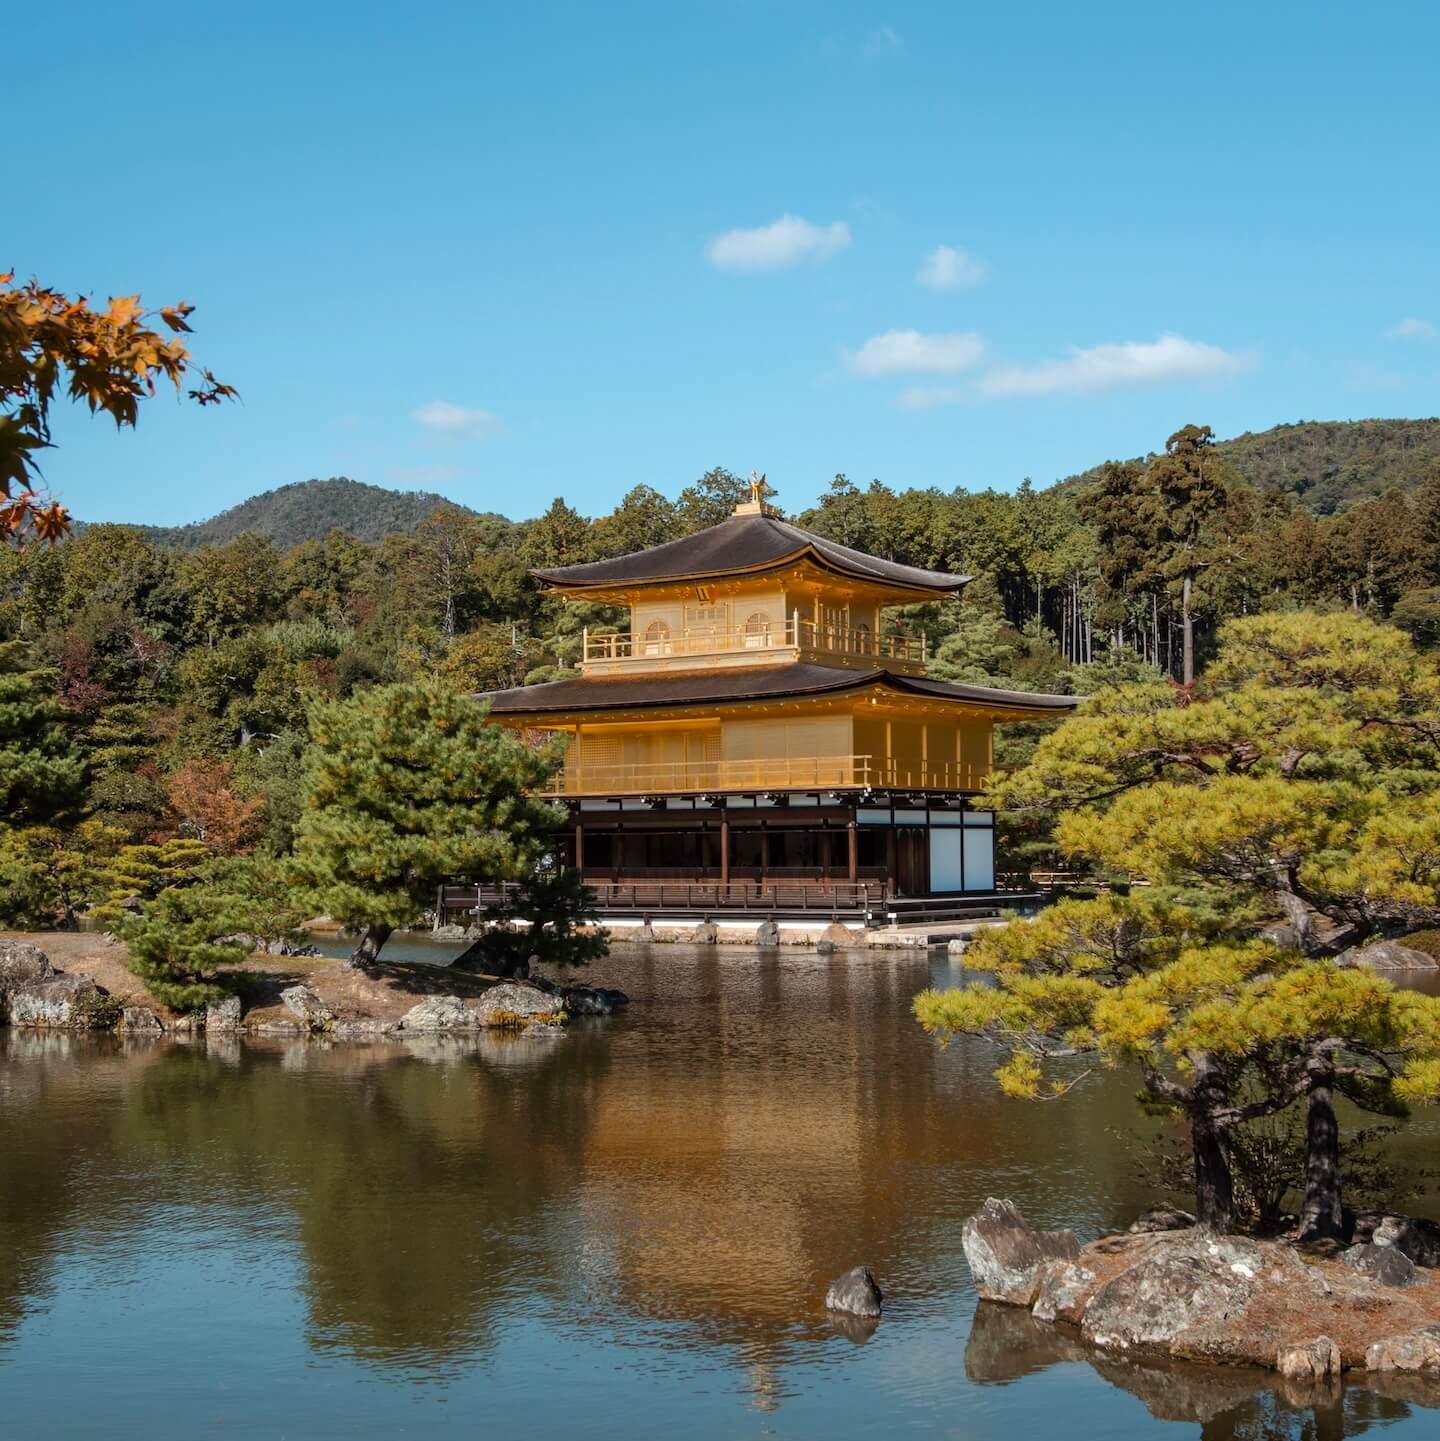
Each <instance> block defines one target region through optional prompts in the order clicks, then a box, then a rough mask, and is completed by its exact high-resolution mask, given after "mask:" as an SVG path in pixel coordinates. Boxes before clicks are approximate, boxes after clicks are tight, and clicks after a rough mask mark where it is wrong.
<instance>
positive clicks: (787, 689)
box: [477, 661, 1080, 716]
mask: <svg viewBox="0 0 1440 1441" xmlns="http://www.w3.org/2000/svg"><path fill="white" fill-rule="evenodd" d="M874 685H883V686H885V687H886V688H887V689H889V690H894V691H898V692H900V693H901V694H905V695H914V696H924V697H927V698H930V697H933V698H936V699H939V700H951V701H963V702H964V703H966V704H967V705H972V706H981V707H988V708H990V709H993V710H1006V711H1009V710H1026V711H1032V712H1035V713H1037V714H1040V715H1056V716H1059V715H1067V714H1069V713H1070V712H1071V711H1073V710H1074V709H1075V707H1076V706H1077V705H1079V703H1080V702H1079V698H1078V697H1077V696H1070V695H1042V694H1038V693H1036V692H1032V691H1020V690H992V689H990V688H989V687H988V686H978V685H959V684H955V683H952V682H950V681H942V680H928V679H926V678H924V677H920V676H908V675H897V674H896V673H895V672H894V671H888V670H880V669H878V668H877V669H875V670H843V669H841V668H840V667H838V666H827V665H815V664H813V663H811V662H809V661H796V662H794V663H793V664H791V665H772V666H755V667H745V668H738V667H737V668H734V669H717V670H710V671H678V672H677V671H671V672H668V673H666V674H664V675H624V676H603V677H602V676H575V677H574V678H573V679H567V680H555V681H548V682H546V683H545V684H543V685H528V686H517V687H516V688H515V689H513V690H498V691H490V692H487V693H485V694H482V695H480V696H478V697H477V699H478V700H483V701H488V702H489V704H490V713H491V715H494V716H506V715H516V716H519V715H545V714H550V713H559V712H565V711H612V710H631V709H642V708H644V709H653V708H655V707H657V706H670V705H697V704H710V703H714V704H717V705H724V704H726V703H730V704H737V703H740V702H744V701H750V700H784V699H786V698H788V697H791V696H812V695H813V696H818V695H838V694H841V693H843V692H845V691H851V690H864V689H866V688H867V687H869V686H874Z"/></svg>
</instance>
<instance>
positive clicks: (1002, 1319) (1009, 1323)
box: [965, 1302, 1440, 1441]
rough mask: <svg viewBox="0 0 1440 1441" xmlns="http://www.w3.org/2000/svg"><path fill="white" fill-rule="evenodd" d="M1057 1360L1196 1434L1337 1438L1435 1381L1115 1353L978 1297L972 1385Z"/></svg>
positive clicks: (1380, 1421)
mask: <svg viewBox="0 0 1440 1441" xmlns="http://www.w3.org/2000/svg"><path fill="white" fill-rule="evenodd" d="M1062 1362H1083V1363H1085V1364H1087V1365H1089V1366H1091V1367H1093V1368H1094V1370H1095V1371H1097V1372H1098V1373H1099V1374H1100V1375H1101V1376H1103V1377H1104V1378H1105V1380H1107V1381H1108V1382H1109V1383H1110V1384H1111V1385H1112V1386H1114V1387H1116V1388H1117V1389H1118V1390H1121V1391H1125V1392H1128V1393H1129V1394H1130V1395H1132V1396H1135V1397H1136V1398H1138V1399H1139V1400H1140V1401H1141V1402H1142V1403H1143V1405H1144V1406H1145V1409H1146V1410H1147V1411H1149V1413H1150V1414H1151V1415H1152V1416H1154V1417H1156V1418H1157V1419H1159V1420H1161V1421H1183V1422H1189V1423H1191V1424H1197V1423H1198V1425H1199V1427H1200V1431H1199V1434H1200V1436H1201V1437H1202V1438H1203V1441H1341V1438H1343V1437H1347V1436H1359V1435H1362V1434H1363V1433H1364V1432H1366V1431H1369V1430H1370V1429H1371V1428H1372V1427H1382V1426H1387V1425H1389V1424H1390V1423H1392V1422H1394V1421H1397V1420H1402V1419H1404V1418H1405V1417H1407V1416H1409V1415H1410V1414H1411V1408H1412V1406H1422V1407H1434V1406H1440V1382H1437V1381H1435V1380H1428V1381H1427V1380H1423V1379H1421V1378H1419V1377H1415V1376H1394V1375H1381V1376H1375V1377H1368V1378H1367V1379H1366V1380H1365V1381H1364V1382H1363V1383H1361V1382H1359V1381H1355V1382H1352V1383H1351V1384H1349V1385H1346V1386H1343V1387H1342V1386H1341V1385H1339V1384H1338V1383H1319V1384H1302V1383H1298V1382H1287V1381H1284V1380H1283V1379H1281V1378H1280V1377H1277V1376H1276V1375H1275V1374H1274V1373H1273V1372H1269V1371H1261V1370H1258V1369H1254V1368H1247V1367H1239V1366H1185V1365H1166V1364H1162V1363H1158V1362H1157V1363H1146V1362H1140V1361H1126V1360H1119V1359H1116V1358H1113V1357H1108V1356H1106V1355H1104V1354H1103V1353H1101V1352H1098V1351H1096V1350H1094V1349H1093V1348H1092V1347H1089V1346H1086V1345H1085V1344H1083V1343H1082V1342H1081V1341H1080V1340H1079V1338H1078V1337H1077V1336H1076V1335H1075V1333H1074V1332H1072V1331H1067V1330H1066V1329H1064V1328H1063V1327H1057V1326H1050V1325H1046V1324H1045V1323H1044V1322H1041V1321H1036V1320H1035V1319H1034V1318H1033V1317H1032V1316H1031V1315H1030V1314H1029V1313H1028V1312H1026V1311H1022V1310H1018V1309H1017V1308H1015V1307H1013V1306H1001V1305H998V1304H995V1303H986V1302H982V1303H981V1305H980V1306H979V1307H978V1308H977V1310H976V1312H975V1320H974V1323H973V1325H972V1326H971V1329H970V1339H969V1340H968V1342H967V1343H966V1346H965V1374H966V1375H967V1376H968V1377H969V1379H970V1380H971V1381H974V1382H976V1383H977V1384H979V1385H993V1384H996V1383H1004V1382H1008V1381H1016V1380H1019V1379H1020V1378H1021V1377H1024V1376H1030V1375H1033V1374H1034V1373H1036V1372H1038V1371H1043V1370H1045V1369H1046V1368H1047V1367H1050V1366H1055V1365H1058V1364H1060V1363H1062Z"/></svg>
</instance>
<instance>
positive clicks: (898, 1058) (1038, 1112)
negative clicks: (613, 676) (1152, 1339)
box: [0, 942, 1440, 1441]
mask: <svg viewBox="0 0 1440 1441" xmlns="http://www.w3.org/2000/svg"><path fill="white" fill-rule="evenodd" d="M416 944H417V943H414V942H411V943H410V947H411V949H410V954H412V955H416V954H418V953H419V952H418V951H417V950H416V949H415V947H416ZM400 949H403V947H397V950H400ZM595 973H596V978H597V979H598V980H601V981H604V982H606V983H610V984H616V985H619V986H621V987H623V988H624V989H625V990H627V991H628V992H629V993H630V994H631V996H632V998H633V1004H632V1007H631V1009H630V1011H629V1013H628V1014H627V1015H625V1016H622V1017H617V1018H613V1019H610V1020H603V1021H589V1022H585V1023H582V1024H580V1025H577V1026H576V1027H574V1029H573V1031H572V1034H571V1035H570V1036H569V1037H568V1038H567V1039H565V1040H564V1041H561V1042H542V1041H527V1040H519V1039H511V1038H496V1037H486V1038H483V1039H480V1040H478V1041H473V1042H459V1041H450V1040H428V1041H414V1042H411V1043H408V1044H404V1045H401V1044H390V1043H386V1044H377V1045H359V1044H354V1043H350V1044H333V1045H332V1044H328V1043H326V1042H323V1041H296V1042H273V1043H253V1042H247V1043H244V1044H240V1043H236V1042H215V1041H211V1042H209V1043H206V1042H204V1041H196V1042H195V1043H193V1044H174V1043H170V1042H140V1041H129V1042H127V1041H124V1040H121V1039H118V1038H114V1037H103V1038H85V1037H75V1038H72V1037H65V1036H55V1037H39V1036H35V1035H28V1034H22V1033H17V1032H9V1031H3V1030H0V1057H3V1059H0V1436H4V1437H6V1438H8V1437H12V1436H13V1437H26V1438H28V1437H32V1436H33V1437H41V1436H44V1437H55V1438H67V1437H85V1438H93V1437H104V1438H112V1437H113V1438H117V1441H120V1438H123V1441H131V1438H139V1437H145V1438H155V1437H168V1436H176V1437H182V1436H183V1437H196V1436H235V1437H262V1438H296V1441H301V1438H303V1441H311V1438H331V1437H335V1438H339V1437H346V1438H354V1437H362V1438H371V1437H423V1438H431V1437H451V1436H460V1435H476V1436H479V1435H484V1436H487V1437H500V1438H505V1437H512V1436H513V1437H526V1438H531V1441H547V1438H551V1437H566V1438H569V1437H572V1436H575V1435H582V1436H585V1437H614V1438H626V1441H632V1438H634V1441H639V1438H650V1437H655V1438H661V1437H664V1438H672V1437H677V1436H683V1437H686V1438H688V1441H712V1438H714V1441H720V1438H725V1441H731V1438H760V1437H778V1438H796V1441H798V1438H826V1441H833V1438H844V1437H850V1436H871V1435H885V1436H899V1437H911V1436H913V1437H946V1438H967V1441H971V1438H973V1441H985V1438H992V1437H993V1438H1007V1441H1010V1438H1019V1437H1028V1436H1046V1437H1081V1438H1083V1437H1096V1438H1100V1437H1106V1438H1116V1437H1119V1438H1129V1437H1136V1438H1146V1437H1168V1438H1175V1437H1183V1436H1195V1435H1204V1436H1207V1437H1217V1438H1218V1437H1227V1438H1240V1437H1262V1436H1263V1437H1267V1438H1276V1441H1279V1438H1292V1437H1293V1438H1299V1437H1308V1436H1316V1437H1326V1436H1336V1437H1338V1436H1343V1435H1358V1434H1361V1433H1362V1432H1366V1431H1368V1430H1370V1429H1372V1428H1382V1429H1384V1430H1385V1431H1386V1432H1387V1434H1388V1435H1390V1436H1393V1437H1395V1438H1396V1441H1406V1438H1412V1437H1421V1436H1425V1437H1433V1436H1434V1435H1436V1434H1437V1430H1440V1411H1431V1410H1427V1409H1424V1408H1423V1407H1422V1406H1419V1405H1417V1404H1416V1402H1415V1400H1414V1398H1413V1397H1411V1398H1407V1397H1406V1396H1405V1395H1404V1394H1403V1393H1397V1394H1395V1395H1392V1396H1389V1397H1386V1396H1380V1395H1376V1394H1374V1393H1372V1392H1369V1391H1366V1390H1364V1389H1361V1388H1359V1387H1350V1388H1347V1389H1346V1391H1345V1392H1344V1394H1343V1396H1341V1397H1336V1398H1331V1399H1329V1400H1328V1401H1325V1402H1322V1403H1321V1404H1320V1405H1319V1406H1318V1408H1317V1406H1316V1405H1315V1404H1314V1398H1313V1397H1312V1398H1296V1397H1293V1396H1292V1397H1290V1398H1289V1399H1287V1398H1286V1397H1284V1396H1283V1395H1280V1394H1278V1393H1276V1392H1274V1391H1272V1390H1271V1389H1270V1388H1269V1387H1268V1386H1267V1385H1266V1384H1265V1378H1264V1377H1262V1376H1260V1375H1259V1374H1256V1375H1253V1376H1252V1375H1248V1374H1245V1373H1218V1372H1184V1371H1178V1370H1165V1369H1154V1370H1148V1371H1147V1370H1138V1369H1134V1368H1124V1367H1108V1368H1107V1369H1106V1371H1105V1373H1104V1374H1101V1372H1100V1371H1098V1370H1097V1369H1095V1368H1094V1367H1092V1366H1091V1365H1089V1364H1087V1362H1086V1361H1085V1360H1083V1359H1082V1358H1080V1357H1079V1355H1078V1354H1077V1352H1076V1350H1075V1348H1073V1347H1070V1346H1068V1345H1066V1344H1063V1343H1060V1344H1057V1343H1056V1342H1054V1340H1053V1339H1052V1338H1050V1337H1049V1336H1047V1334H1046V1333H1045V1332H1044V1331H1043V1330H1040V1329H1039V1328H1035V1329H1033V1330H1032V1329H1030V1328H1029V1325H1028V1321H1027V1318H1024V1317H1017V1316H1015V1315H1014V1314H1013V1313H1006V1312H999V1313H991V1310H990V1308H988V1307H987V1308H982V1309H981V1312H980V1314H979V1315H978V1317H977V1315H976V1308H975V1302H974V1293H973V1291H972V1290H971V1288H970V1284H969V1278H968V1274H967V1271H966V1267H965V1262H964V1257H963V1254H962V1252H961V1248H960V1223H961V1220H962V1219H963V1218H964V1217H965V1216H966V1215H968V1214H969V1213H970V1212H971V1211H973V1210H974V1209H975V1208H976V1207H977V1206H978V1205H979V1204H980V1203H981V1202H982V1201H983V1200H984V1199H985V1197H986V1196H989V1195H997V1196H1010V1197H1013V1198H1014V1199H1015V1200H1016V1201H1017V1202H1018V1203H1019V1204H1020V1206H1021V1208H1022V1209H1023V1210H1024V1211H1025V1213H1026V1215H1027V1216H1028V1217H1029V1219H1030V1220H1031V1221H1032V1222H1034V1223H1036V1224H1039V1225H1043V1226H1074V1227H1076V1228H1078V1229H1079V1230H1080V1231H1081V1233H1082V1234H1084V1235H1087V1236H1088V1235H1091V1234H1094V1233H1095V1232H1096V1231H1097V1230H1099V1229H1101V1228H1103V1227H1112V1226H1118V1225H1123V1224H1125V1223H1127V1222H1128V1221H1129V1220H1130V1219H1132V1218H1133V1216H1134V1215H1135V1214H1136V1212H1137V1211H1138V1210H1139V1209H1140V1208H1141V1207H1142V1206H1143V1205H1144V1204H1145V1202H1146V1200H1147V1193H1146V1191H1145V1188H1144V1187H1143V1185H1142V1184H1141V1183H1140V1182H1139V1181H1138V1180H1137V1179H1136V1177H1135V1175H1134V1170H1135V1159H1134V1154H1133V1148H1130V1147H1127V1143H1126V1139H1125V1135H1124V1134H1123V1133H1125V1132H1127V1131H1133V1130H1134V1129H1135V1128H1136V1127H1137V1125H1138V1124H1139V1123H1138V1121H1137V1116H1136V1113H1135V1110H1134V1107H1133V1104H1132V1102H1131V1100H1130V1095H1129V1087H1128V1085H1127V1083H1126V1081H1125V1080H1124V1078H1123V1077H1112V1078H1106V1079H1104V1080H1102V1081H1100V1082H1098V1083H1095V1084H1092V1085H1089V1086H1088V1088H1087V1089H1086V1090H1085V1091H1084V1092H1082V1093H1080V1094H1078V1095H1077V1096H1074V1097H1072V1098H1071V1099H1070V1100H1069V1101H1067V1102H1066V1103H1064V1104H1056V1105H1038V1106H1037V1105H1029V1106H1027V1105H1024V1104H1022V1103H1018V1102H1010V1101H1005V1100H1003V1099H1001V1098H999V1097H997V1095H996V1094H995V1091H994V1088H993V1085H992V1084H991V1082H990V1079H989V1070H990V1067H991V1064H992V1059H991V1057H990V1056H989V1055H988V1054H987V1053H985V1052H984V1051H983V1050H981V1049H979V1048H976V1047H972V1046H968V1045H964V1044H958V1043H957V1044H956V1045H954V1046H952V1047H950V1048H949V1049H948V1050H946V1051H943V1052H941V1051H937V1050H936V1049H935V1048H934V1047H933V1046H932V1045H931V1044H930V1042H929V1041H927V1040H926V1038H925V1037H924V1036H923V1035H922V1034H921V1033H920V1032H919V1030H918V1029H917V1027H916V1026H915V1025H914V1023H913V1022H912V1021H911V1019H910V1016H909V1001H910V997H911V996H912V995H913V994H914V993H915V992H916V991H918V990H919V989H921V988H922V987H923V986H925V985H927V984H930V983H931V982H932V981H939V982H941V983H943V982H945V981H946V980H950V979H953V978H955V977H956V976H957V975H958V972H956V971H955V970H953V969H952V967H951V965H950V963H949V962H948V961H947V960H946V958H945V957H944V956H937V955H933V954H932V955H931V956H929V957H928V958H927V957H925V956H923V955H919V956H916V955H909V956H884V955H882V956H881V957H880V958H878V959H877V958H874V957H870V956H863V957H862V956H856V957H839V956H837V957H816V956H813V955H809V954H804V953H798V954H792V953H787V954H785V955H784V956H783V957H782V958H779V959H776V958H774V957H773V956H770V957H762V955H761V954H760V953H757V952H753V951H746V950H743V949H729V948H725V949H720V950H715V949H710V948H706V949H704V950H694V951H692V950H688V949H685V948H680V947H670V946H665V947H658V948H655V949H654V950H653V951H648V952H647V951H641V950H629V949H626V948H620V949H617V951H616V952H615V954H614V955H612V956H611V957H610V958H609V959H608V960H607V961H605V962H602V963H601V964H600V965H599V966H597V967H596V968H595ZM1434 1135H1435V1130H1434V1126H1433V1123H1425V1122H1422V1123H1421V1125H1420V1127H1419V1128H1418V1129H1417V1130H1416V1131H1415V1132H1414V1133H1413V1134H1412V1135H1411V1136H1410V1137H1409V1138H1408V1139H1407V1142H1406V1145H1407V1147H1408V1148H1409V1149H1410V1151H1411V1152H1412V1154H1413V1156H1414V1158H1415V1159H1418V1160H1423V1158H1424V1152H1425V1151H1426V1150H1433V1140H1434ZM857 1261H865V1262H868V1263H869V1264H870V1265H871V1267H872V1268H873V1269H874V1270H875V1272H876V1274H877V1276H878V1277H879V1278H880V1281H881V1284H882V1286H883V1287H884V1288H885V1291H886V1313H885V1318H884V1320H883V1321H882V1322H881V1323H880V1326H879V1328H878V1329H877V1330H875V1331H874V1333H873V1334H872V1335H870V1336H868V1337H866V1336H864V1335H863V1334H846V1332H845V1331H844V1330H837V1329H836V1328H835V1327H834V1326H833V1325H832V1324H831V1323H830V1322H829V1321H828V1320H827V1319H826V1317H825V1314H824V1312H823V1310H822V1308H821V1304H820V1302H821V1297H822V1296H823V1293H824V1289H825V1285H826V1283H827V1282H828V1281H829V1280H830V1279H832V1278H833V1277H834V1276H836V1275H838V1274H839V1273H840V1272H841V1271H843V1270H845V1269H846V1268H848V1267H849V1266H851V1265H853V1264H855V1263H856V1262H857ZM1162 1417H1168V1418H1172V1419H1160V1418H1162Z"/></svg>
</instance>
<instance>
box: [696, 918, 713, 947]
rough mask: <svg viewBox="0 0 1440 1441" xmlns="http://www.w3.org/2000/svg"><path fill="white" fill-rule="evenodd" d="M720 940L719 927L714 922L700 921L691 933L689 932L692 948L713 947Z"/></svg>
mask: <svg viewBox="0 0 1440 1441" xmlns="http://www.w3.org/2000/svg"><path fill="white" fill-rule="evenodd" d="M719 939H720V927H719V926H717V925H716V924H715V922H714V921H701V922H700V924H699V925H698V926H696V927H695V929H694V930H693V931H691V932H690V944H691V945H692V946H713V945H715V944H716V943H717V942H718V941H719Z"/></svg>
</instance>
